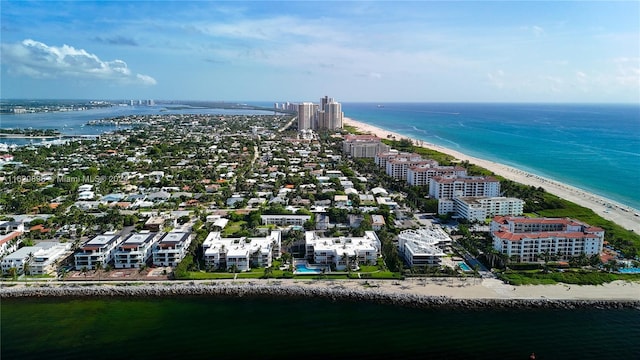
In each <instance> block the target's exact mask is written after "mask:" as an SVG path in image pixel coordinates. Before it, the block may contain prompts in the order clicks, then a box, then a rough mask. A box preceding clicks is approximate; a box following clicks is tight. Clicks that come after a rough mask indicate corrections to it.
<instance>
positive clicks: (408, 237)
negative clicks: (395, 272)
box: [398, 228, 451, 267]
mask: <svg viewBox="0 0 640 360" xmlns="http://www.w3.org/2000/svg"><path fill="white" fill-rule="evenodd" d="M447 246H451V238H450V237H449V235H447V233H445V232H444V231H443V230H442V229H441V228H426V229H418V230H404V231H402V232H400V234H399V235H398V251H399V252H400V255H401V256H402V257H403V258H404V260H405V261H406V263H407V265H409V267H413V266H439V265H440V264H441V263H442V258H443V257H445V256H446V254H445V252H444V249H445V247H447Z"/></svg>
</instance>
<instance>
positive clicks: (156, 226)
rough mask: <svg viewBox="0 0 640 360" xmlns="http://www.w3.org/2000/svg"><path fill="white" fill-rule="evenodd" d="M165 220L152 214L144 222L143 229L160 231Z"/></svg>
mask: <svg viewBox="0 0 640 360" xmlns="http://www.w3.org/2000/svg"><path fill="white" fill-rule="evenodd" d="M166 221H167V220H166V219H165V218H164V217H162V216H152V217H150V218H149V219H147V221H145V223H144V229H145V230H149V231H152V232H160V231H161V230H162V228H164V225H165V222H166Z"/></svg>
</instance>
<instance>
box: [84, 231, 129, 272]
mask: <svg viewBox="0 0 640 360" xmlns="http://www.w3.org/2000/svg"><path fill="white" fill-rule="evenodd" d="M120 241H121V238H120V235H116V234H110V233H105V234H103V235H98V236H96V237H94V238H93V239H91V240H89V241H88V242H86V243H85V244H84V245H82V246H81V247H80V249H79V250H78V252H76V253H75V255H74V256H75V268H76V270H82V269H86V270H94V269H95V268H96V267H97V266H100V267H106V266H107V264H109V262H111V260H113V252H114V249H115V248H116V246H117V245H118V244H119V243H120Z"/></svg>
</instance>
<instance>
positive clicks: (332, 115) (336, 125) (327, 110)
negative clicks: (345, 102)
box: [323, 101, 344, 130]
mask: <svg viewBox="0 0 640 360" xmlns="http://www.w3.org/2000/svg"><path fill="white" fill-rule="evenodd" d="M343 116H344V115H343V113H342V104H340V103H339V102H335V101H331V102H329V103H328V104H326V105H325V107H324V115H323V124H324V126H323V128H325V129H328V130H337V129H342V118H343Z"/></svg>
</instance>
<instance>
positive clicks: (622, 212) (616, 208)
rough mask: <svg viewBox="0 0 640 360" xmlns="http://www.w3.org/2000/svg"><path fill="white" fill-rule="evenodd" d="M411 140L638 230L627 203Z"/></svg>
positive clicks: (369, 128) (639, 220) (639, 222)
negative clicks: (543, 190)
mask: <svg viewBox="0 0 640 360" xmlns="http://www.w3.org/2000/svg"><path fill="white" fill-rule="evenodd" d="M343 123H344V124H345V125H349V126H355V127H357V128H358V129H359V130H360V131H362V132H369V133H371V134H375V135H377V136H378V137H380V138H383V139H386V138H387V136H388V135H391V136H395V137H396V140H400V139H402V138H408V137H407V136H404V135H400V134H398V133H394V132H391V131H388V130H384V129H381V128H379V127H376V126H373V125H369V124H367V123H364V122H361V121H356V120H353V119H350V118H344V119H343ZM413 140H414V144H419V145H421V146H422V147H425V148H428V149H432V150H436V151H439V152H442V153H445V154H449V155H451V156H454V157H455V158H457V159H459V160H461V161H465V160H466V161H469V162H470V163H473V164H476V165H478V166H481V167H483V168H485V169H487V170H490V171H492V172H494V173H495V174H497V175H500V176H502V177H504V178H506V179H509V180H513V181H515V182H518V183H521V184H524V185H530V186H535V187H542V188H544V189H545V190H546V191H547V192H549V193H551V194H554V195H557V196H559V197H560V198H563V199H566V200H569V201H571V202H574V203H576V204H578V205H581V206H584V207H587V208H590V209H592V210H593V211H594V212H595V213H596V214H598V215H600V216H602V217H603V218H605V219H607V220H611V221H613V222H615V223H617V224H619V225H620V226H622V227H624V228H625V229H628V230H633V231H635V232H636V233H639V232H640V217H638V216H635V214H636V213H640V211H638V210H637V209H633V208H631V207H629V206H626V205H622V204H619V203H616V202H615V201H613V200H610V199H607V198H604V197H602V196H599V195H595V194H592V193H589V192H587V191H584V190H581V189H578V188H576V187H573V186H570V185H567V184H563V183H561V182H558V181H555V180H550V179H546V178H544V177H541V176H538V175H534V174H531V173H528V172H525V171H522V170H518V169H516V168H513V167H510V166H507V165H504V164H500V163H496V162H493V161H488V160H483V159H479V158H476V157H473V156H469V155H466V154H463V153H461V152H459V151H455V150H452V149H449V148H446V147H443V146H439V145H435V144H431V143H425V142H424V141H421V140H417V139H413Z"/></svg>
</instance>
